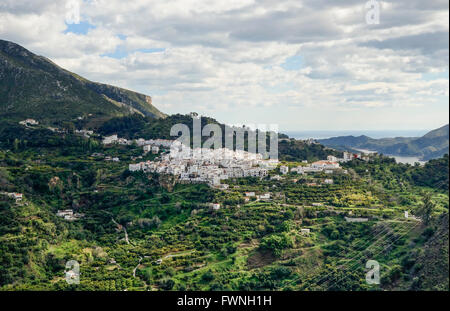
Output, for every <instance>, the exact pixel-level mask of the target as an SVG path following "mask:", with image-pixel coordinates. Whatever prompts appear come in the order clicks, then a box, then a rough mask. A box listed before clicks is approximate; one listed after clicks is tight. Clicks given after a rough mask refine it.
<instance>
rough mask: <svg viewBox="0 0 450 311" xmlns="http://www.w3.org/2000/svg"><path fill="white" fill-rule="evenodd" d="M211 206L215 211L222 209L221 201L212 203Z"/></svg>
mask: <svg viewBox="0 0 450 311" xmlns="http://www.w3.org/2000/svg"><path fill="white" fill-rule="evenodd" d="M211 207H212V209H213V210H215V211H218V210H220V204H219V203H213V204H211Z"/></svg>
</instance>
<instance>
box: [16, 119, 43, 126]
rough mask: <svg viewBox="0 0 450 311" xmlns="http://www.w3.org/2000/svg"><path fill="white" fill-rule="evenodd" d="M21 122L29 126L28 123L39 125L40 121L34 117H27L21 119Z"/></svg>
mask: <svg viewBox="0 0 450 311" xmlns="http://www.w3.org/2000/svg"><path fill="white" fill-rule="evenodd" d="M19 124H21V125H25V126H27V125H38V124H39V122H38V121H36V120H34V119H26V120H23V121H20V122H19Z"/></svg>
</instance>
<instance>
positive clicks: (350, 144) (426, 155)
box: [319, 124, 449, 160]
mask: <svg viewBox="0 0 450 311" xmlns="http://www.w3.org/2000/svg"><path fill="white" fill-rule="evenodd" d="M319 142H320V143H321V144H323V145H325V146H329V147H334V148H340V149H342V148H361V149H370V150H375V151H378V152H381V153H384V154H389V155H400V156H417V157H420V158H422V159H423V160H430V159H434V158H439V157H442V156H443V155H444V154H446V153H448V148H449V125H448V124H447V125H445V126H443V127H441V128H438V129H436V130H433V131H431V132H429V133H428V134H426V135H424V136H422V137H396V138H381V139H373V138H370V137H368V136H358V137H355V136H341V137H332V138H328V139H321V140H319Z"/></svg>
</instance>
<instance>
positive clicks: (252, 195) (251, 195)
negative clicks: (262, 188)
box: [245, 192, 255, 197]
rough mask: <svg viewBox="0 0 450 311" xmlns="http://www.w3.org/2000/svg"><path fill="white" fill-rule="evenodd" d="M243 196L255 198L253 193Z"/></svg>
mask: <svg viewBox="0 0 450 311" xmlns="http://www.w3.org/2000/svg"><path fill="white" fill-rule="evenodd" d="M245 196H246V197H254V196H255V193H254V192H246V193H245Z"/></svg>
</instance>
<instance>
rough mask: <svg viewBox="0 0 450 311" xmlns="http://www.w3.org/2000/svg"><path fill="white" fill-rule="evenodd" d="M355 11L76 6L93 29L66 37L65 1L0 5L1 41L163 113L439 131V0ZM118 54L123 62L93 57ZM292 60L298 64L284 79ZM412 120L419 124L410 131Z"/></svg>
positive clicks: (272, 0) (250, 0)
mask: <svg viewBox="0 0 450 311" xmlns="http://www.w3.org/2000/svg"><path fill="white" fill-rule="evenodd" d="M364 7H365V1H364V0H345V1H339V2H336V1H324V0H304V1H300V0H283V1H280V0H260V1H257V0H244V1H243V0H230V1H222V0H172V1H167V0H152V1H145V0H138V1H119V0H108V1H106V0H89V1H88V0H85V1H84V2H83V4H82V6H81V19H82V22H83V23H89V24H92V25H93V26H95V28H93V29H90V30H88V31H87V32H86V33H85V34H75V33H70V32H69V33H65V30H66V29H67V25H66V24H65V15H66V12H65V1H58V2H57V3H55V2H54V1H50V0H48V1H45V0H39V1H33V2H31V3H30V2H29V1H24V0H15V1H11V0H4V1H2V3H1V4H0V37H1V38H2V39H7V40H11V41H14V42H17V43H19V44H22V45H24V46H25V47H26V48H28V49H30V50H32V51H33V52H37V53H39V54H42V55H45V56H47V57H49V58H51V59H52V60H54V61H55V62H56V63H57V64H59V65H61V66H63V67H65V68H67V69H69V70H72V71H74V72H76V73H78V74H81V75H83V76H85V77H87V78H89V79H92V80H95V81H100V82H105V83H111V84H116V85H119V86H122V87H127V88H130V89H133V90H137V91H140V92H143V93H146V94H149V95H152V96H153V102H154V103H155V105H156V106H157V107H159V108H160V109H161V110H163V111H165V112H168V113H176V112H181V113H187V112H190V111H197V112H200V113H202V114H207V115H211V116H213V117H216V118H217V119H219V120H221V121H225V122H229V123H239V122H244V121H245V122H247V123H262V122H266V123H279V124H280V127H282V128H284V129H291V130H296V129H307V128H312V129H320V128H322V129H333V128H339V129H346V128H347V129H352V128H361V127H367V128H369V127H374V128H376V127H390V128H395V127H398V128H405V127H409V128H414V127H420V128H424V127H425V128H426V127H429V128H433V127H435V126H439V125H441V123H446V122H448V104H447V102H448V78H439V79H435V80H431V81H429V80H426V79H423V78H422V77H423V74H427V73H441V72H448V1H439V0H434V1H419V0H402V1H381V7H382V10H381V21H380V24H379V25H367V24H366V23H365V9H364ZM151 49H164V50H163V51H162V52H161V51H159V50H151ZM117 51H120V52H121V53H124V55H123V58H120V59H116V58H112V57H107V56H102V55H104V54H108V55H114V53H115V52H117ZM150 52H152V53H150ZM293 56H295V57H298V58H299V59H300V63H301V66H300V68H299V69H298V68H297V69H295V70H287V69H289V68H286V64H285V62H286V60H287V59H289V58H290V57H293ZM447 76H448V75H447ZM387 114H389V116H388V117H387ZM417 114H419V115H420V114H422V115H427V116H428V117H427V118H423V124H421V125H420V126H418V125H417V120H418V119H420V118H419V117H418V116H417ZM393 120H397V123H395V122H393Z"/></svg>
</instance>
